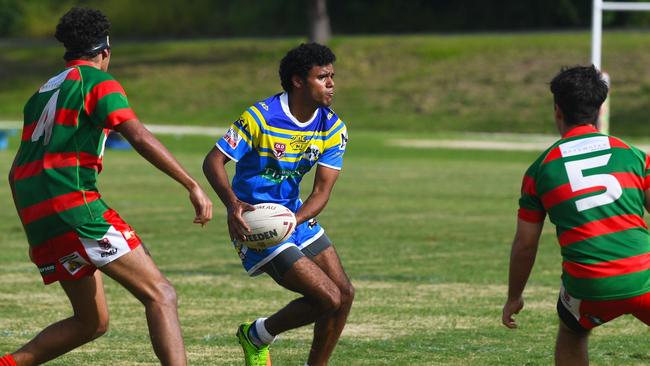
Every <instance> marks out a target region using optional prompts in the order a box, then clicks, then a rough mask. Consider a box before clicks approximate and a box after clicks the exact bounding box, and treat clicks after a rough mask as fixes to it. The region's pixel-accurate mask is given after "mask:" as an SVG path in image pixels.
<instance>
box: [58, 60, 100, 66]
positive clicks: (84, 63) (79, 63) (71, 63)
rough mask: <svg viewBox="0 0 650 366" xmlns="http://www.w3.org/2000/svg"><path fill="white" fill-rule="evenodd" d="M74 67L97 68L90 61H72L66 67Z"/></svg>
mask: <svg viewBox="0 0 650 366" xmlns="http://www.w3.org/2000/svg"><path fill="white" fill-rule="evenodd" d="M72 66H92V67H96V66H95V64H93V63H92V62H90V61H86V60H72V61H70V62H68V63H67V64H66V65H65V67H72Z"/></svg>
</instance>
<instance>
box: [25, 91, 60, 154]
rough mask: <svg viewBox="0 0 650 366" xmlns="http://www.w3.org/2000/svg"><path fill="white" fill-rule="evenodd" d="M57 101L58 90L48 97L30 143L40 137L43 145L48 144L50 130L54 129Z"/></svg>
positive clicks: (50, 134) (50, 135)
mask: <svg viewBox="0 0 650 366" xmlns="http://www.w3.org/2000/svg"><path fill="white" fill-rule="evenodd" d="M57 99H59V90H57V91H55V92H54V94H52V96H51V97H50V100H49V101H48V102H47V104H46V105H45V108H43V112H42V113H41V116H40V117H39V118H38V122H37V123H36V127H35V128H34V132H33V133H32V142H35V141H38V139H40V138H41V136H43V135H45V137H44V138H43V145H47V144H49V143H50V138H51V137H52V128H53V127H54V116H55V115H56V101H57Z"/></svg>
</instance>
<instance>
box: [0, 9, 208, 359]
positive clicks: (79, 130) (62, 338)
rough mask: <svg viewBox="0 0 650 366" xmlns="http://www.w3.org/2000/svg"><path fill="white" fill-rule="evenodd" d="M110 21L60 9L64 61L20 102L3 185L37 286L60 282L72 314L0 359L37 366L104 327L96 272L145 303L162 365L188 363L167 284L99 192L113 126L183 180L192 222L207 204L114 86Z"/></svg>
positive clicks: (201, 218)
mask: <svg viewBox="0 0 650 366" xmlns="http://www.w3.org/2000/svg"><path fill="white" fill-rule="evenodd" d="M109 28H110V23H109V21H108V19H107V18H106V17H105V16H104V15H103V14H102V13H101V12H99V11H97V10H93V9H82V8H73V9H71V10H70V11H69V12H68V13H66V14H65V15H64V16H63V17H62V18H61V20H60V22H59V24H58V25H57V28H56V38H57V39H58V40H59V41H61V42H62V43H63V44H64V46H65V49H66V52H65V55H64V59H65V60H66V62H67V64H66V66H65V68H64V69H63V70H62V71H60V72H59V73H58V74H57V75H56V76H54V77H52V78H51V79H49V80H48V81H47V82H46V83H45V84H43V85H42V86H41V87H40V89H39V90H38V91H37V92H36V93H35V94H34V95H33V96H32V97H31V98H30V99H29V101H28V102H27V104H26V105H25V109H24V126H23V132H22V141H21V144H20V148H19V150H18V153H17V154H16V157H15V160H14V163H13V164H12V167H11V171H10V173H9V184H10V186H11V190H12V194H13V198H14V202H15V204H16V208H17V210H18V215H19V216H20V219H21V221H22V224H23V226H24V228H25V232H26V234H27V240H28V242H29V254H30V258H31V260H32V261H33V262H34V264H36V266H37V267H38V269H39V271H40V274H41V276H42V277H43V281H44V283H45V284H50V283H53V282H56V281H59V283H60V284H61V287H63V290H64V291H65V293H66V295H67V296H68V298H69V300H70V304H71V306H72V310H73V312H74V315H73V316H71V317H69V318H67V319H64V320H61V321H59V322H57V323H54V324H52V325H50V326H48V327H47V328H45V329H44V330H43V331H42V332H41V333H39V334H38V335H37V336H36V337H35V338H34V339H32V340H31V341H29V342H28V343H27V344H25V345H24V346H22V347H21V348H20V349H19V350H17V351H16V352H14V353H13V354H8V355H5V356H4V357H2V358H0V366H12V365H19V366H27V365H38V364H41V363H44V362H47V361H49V360H51V359H53V358H56V357H58V356H60V355H62V354H64V353H66V352H68V351H70V350H72V349H74V348H76V347H78V346H80V345H82V344H84V343H86V342H89V341H91V340H93V339H95V338H97V337H99V336H100V335H102V334H103V333H104V332H106V329H107V327H108V308H107V305H106V299H105V296H104V286H103V283H102V276H101V274H100V272H99V271H96V270H97V269H100V271H101V272H104V273H105V274H107V275H108V276H109V277H111V278H113V279H114V280H116V281H117V282H118V283H120V284H121V285H122V286H124V287H125V288H126V289H128V290H129V291H130V292H131V293H132V294H133V295H134V296H135V297H136V298H137V299H138V300H140V301H141V302H142V303H143V304H144V306H145V310H146V316H147V323H148V326H149V334H150V336H151V341H152V343H153V348H154V351H155V353H156V355H157V356H158V358H159V359H160V362H161V364H163V365H186V363H187V362H186V355H185V348H184V345H183V340H182V337H181V329H180V325H179V321H178V314H177V303H176V292H175V290H174V288H173V287H172V285H171V284H170V283H169V281H167V279H166V278H165V277H164V276H163V275H162V274H161V273H160V271H159V270H158V268H157V267H156V265H155V264H154V262H153V260H152V259H151V257H150V256H149V254H148V252H147V250H146V249H145V248H144V246H143V245H142V243H141V242H140V239H139V238H138V236H137V235H136V234H135V232H134V231H133V229H132V228H131V227H130V226H129V225H128V224H127V223H125V222H124V221H123V220H122V219H121V218H120V216H119V215H118V214H117V212H115V211H113V210H112V209H110V208H109V207H108V205H107V204H106V203H104V201H103V200H102V198H101V196H100V194H99V192H98V191H97V187H96V179H97V174H98V173H99V172H100V171H101V169H102V156H103V153H104V143H105V141H106V135H107V134H108V132H109V131H110V130H115V131H118V132H120V133H121V134H122V135H124V136H125V137H126V139H127V140H128V141H129V142H130V143H131V145H132V146H133V147H134V148H135V149H136V150H137V152H138V153H140V155H142V156H143V157H144V158H145V159H147V160H148V161H149V162H150V163H152V164H153V165H154V166H156V167H157V168H158V169H160V170H162V171H163V172H164V173H166V174H167V175H169V176H170V177H171V178H173V179H175V180H176V181H178V182H179V183H180V184H182V185H183V186H184V187H185V188H186V189H187V190H188V192H189V198H190V201H191V203H192V205H193V206H194V210H195V218H194V222H195V223H198V224H205V223H206V222H207V221H208V220H210V218H211V217H212V203H211V202H210V200H209V198H208V197H207V195H206V194H205V193H204V192H203V190H202V189H201V187H200V186H199V184H198V183H197V182H196V181H195V180H194V179H193V178H192V177H191V176H190V175H189V174H188V173H187V172H186V171H185V170H184V169H183V168H182V167H181V165H180V164H179V163H178V162H177V161H176V159H175V158H174V157H173V156H172V155H171V153H170V152H169V151H168V150H167V149H166V148H165V147H164V146H163V145H162V144H161V143H160V142H159V141H158V140H157V139H156V138H155V137H154V136H153V135H152V134H151V133H150V132H149V131H148V130H147V129H146V128H144V126H143V125H142V124H141V123H140V122H139V121H138V119H137V117H136V115H135V114H134V113H133V110H132V109H131V107H130V106H129V103H128V100H127V98H126V94H125V93H124V90H123V89H122V86H121V85H120V84H119V83H118V82H117V81H115V79H113V77H111V76H110V75H109V74H108V73H106V71H107V69H108V65H109V62H110V57H111V51H110V44H109V38H108V31H109ZM96 364H105V363H103V362H96Z"/></svg>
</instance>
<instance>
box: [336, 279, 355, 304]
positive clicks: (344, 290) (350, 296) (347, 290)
mask: <svg viewBox="0 0 650 366" xmlns="http://www.w3.org/2000/svg"><path fill="white" fill-rule="evenodd" d="M339 291H340V292H341V304H342V305H350V304H352V302H353V301H354V291H355V290H354V286H352V284H351V283H350V282H348V283H346V284H345V285H344V286H341V287H339Z"/></svg>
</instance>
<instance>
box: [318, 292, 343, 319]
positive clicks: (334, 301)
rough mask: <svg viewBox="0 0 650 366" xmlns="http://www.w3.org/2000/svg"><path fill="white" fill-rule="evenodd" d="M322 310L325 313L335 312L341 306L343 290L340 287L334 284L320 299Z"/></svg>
mask: <svg viewBox="0 0 650 366" xmlns="http://www.w3.org/2000/svg"><path fill="white" fill-rule="evenodd" d="M320 306H321V312H322V313H324V314H328V313H333V312H335V311H337V310H338V309H339V308H340V307H341V291H340V290H339V289H338V287H336V286H333V287H332V288H331V289H330V290H329V291H327V293H326V294H325V295H324V296H323V297H322V298H321V301H320Z"/></svg>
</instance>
